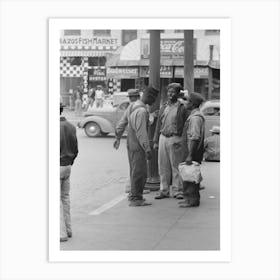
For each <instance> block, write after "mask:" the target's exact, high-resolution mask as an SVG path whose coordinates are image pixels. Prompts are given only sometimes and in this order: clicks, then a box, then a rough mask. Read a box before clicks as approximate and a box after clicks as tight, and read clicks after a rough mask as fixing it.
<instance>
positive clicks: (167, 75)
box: [106, 38, 220, 99]
mask: <svg viewBox="0 0 280 280" xmlns="http://www.w3.org/2000/svg"><path fill="white" fill-rule="evenodd" d="M160 48H161V61H160V64H161V66H160V88H161V94H162V97H163V99H165V98H166V86H167V85H168V84H169V83H171V82H179V83H180V84H181V85H182V86H183V85H184V40H183V39H182V38H181V39H178V38H177V39H176V38H172V39H169V38H163V39H161V42H160ZM149 55H150V51H149V39H148V38H141V39H136V40H133V41H131V42H130V43H129V44H127V45H126V46H125V47H124V48H123V49H122V51H121V53H120V54H119V55H117V56H114V57H113V58H112V59H110V60H108V61H107V64H106V65H107V72H109V71H110V75H108V73H107V76H108V77H110V78H111V79H112V81H113V82H112V83H113V84H114V89H113V91H126V90H127V89H128V88H131V87H134V86H135V87H137V88H139V89H140V90H141V89H142V88H144V87H145V86H147V85H148V84H149ZM195 58H196V40H194V90H195V91H196V92H199V93H201V94H202V95H203V96H204V97H205V98H206V99H211V98H214V97H215V98H219V72H220V70H219V63H217V62H212V63H211V62H209V60H208V61H197V60H196V59H195ZM214 68H215V69H214ZM112 69H114V70H112ZM129 69H130V70H129ZM213 69H214V70H213ZM131 71H132V72H133V75H132V74H131V73H132V72H131ZM127 73H130V74H129V77H127ZM214 76H215V78H214ZM209 88H210V89H209ZM214 92H215V94H214ZM212 93H213V94H212Z"/></svg>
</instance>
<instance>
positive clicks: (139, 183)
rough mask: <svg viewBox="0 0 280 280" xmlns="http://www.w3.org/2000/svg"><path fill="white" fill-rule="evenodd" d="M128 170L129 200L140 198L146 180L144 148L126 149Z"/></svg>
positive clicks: (141, 197)
mask: <svg viewBox="0 0 280 280" xmlns="http://www.w3.org/2000/svg"><path fill="white" fill-rule="evenodd" d="M128 160H129V170H130V182H131V189H130V195H129V197H130V200H131V201H133V200H142V199H143V190H144V187H145V184H146V180H147V161H146V155H145V152H144V150H137V151H131V150H129V149H128Z"/></svg>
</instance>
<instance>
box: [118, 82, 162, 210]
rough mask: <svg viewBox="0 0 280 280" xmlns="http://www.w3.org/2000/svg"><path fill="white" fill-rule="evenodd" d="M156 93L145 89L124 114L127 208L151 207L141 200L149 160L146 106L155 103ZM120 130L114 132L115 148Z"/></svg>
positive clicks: (151, 88) (149, 148)
mask: <svg viewBox="0 0 280 280" xmlns="http://www.w3.org/2000/svg"><path fill="white" fill-rule="evenodd" d="M158 92H159V91H158V90H157V89H155V88H154V87H152V86H149V87H147V88H146V89H145V91H144V93H143V95H142V97H141V99H139V100H137V101H135V102H133V103H132V104H131V105H130V106H129V107H128V108H127V110H126V112H125V114H126V117H127V119H128V134H127V150H128V159H129V166H130V182H131V194H130V204H129V206H132V207H135V206H147V205H151V203H148V202H146V201H145V200H144V198H143V190H144V186H145V184H146V180H147V160H150V159H151V147H150V143H149V138H148V121H149V113H148V111H147V107H146V105H152V104H153V103H154V102H155V100H156V98H157V95H158ZM124 118H125V117H124ZM122 130H123V128H121V129H117V130H116V138H117V140H116V141H115V143H114V147H115V148H117V147H118V146H119V140H120V137H121V135H122Z"/></svg>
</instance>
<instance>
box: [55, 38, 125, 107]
mask: <svg viewBox="0 0 280 280" xmlns="http://www.w3.org/2000/svg"><path fill="white" fill-rule="evenodd" d="M119 45H120V42H118V39H116V38H112V37H108V38H103V37H87V38H83V37H79V36H78V37H77V36H64V37H62V38H60V47H61V48H60V94H61V95H62V97H63V99H64V101H65V103H66V104H68V102H67V96H68V97H69V93H70V92H73V91H75V90H76V89H77V88H78V87H79V88H81V89H82V91H84V92H88V90H89V89H90V88H91V87H96V86H97V85H102V86H103V87H104V88H105V89H108V80H107V73H106V67H105V65H106V61H107V59H108V57H109V56H111V55H112V54H113V53H114V52H115V51H116V49H117V48H118V47H119Z"/></svg>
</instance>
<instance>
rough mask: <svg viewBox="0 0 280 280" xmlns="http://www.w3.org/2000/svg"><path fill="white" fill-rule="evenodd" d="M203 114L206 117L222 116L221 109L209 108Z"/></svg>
mask: <svg viewBox="0 0 280 280" xmlns="http://www.w3.org/2000/svg"><path fill="white" fill-rule="evenodd" d="M202 113H203V115H204V116H220V107H208V108H205V109H204V110H203V111H202Z"/></svg>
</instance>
